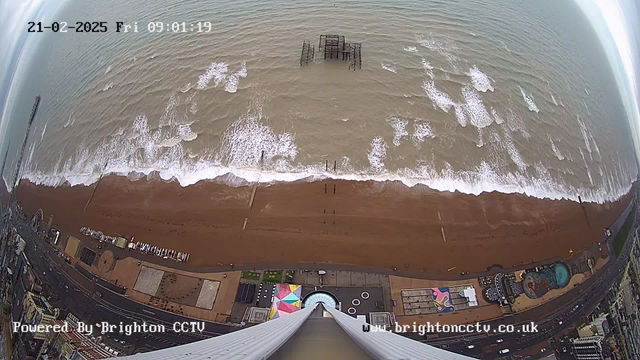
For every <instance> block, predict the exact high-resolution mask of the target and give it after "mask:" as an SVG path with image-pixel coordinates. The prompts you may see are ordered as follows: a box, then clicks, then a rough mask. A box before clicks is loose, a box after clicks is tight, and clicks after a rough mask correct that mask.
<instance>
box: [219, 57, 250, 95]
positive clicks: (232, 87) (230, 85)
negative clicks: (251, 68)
mask: <svg viewBox="0 0 640 360" xmlns="http://www.w3.org/2000/svg"><path fill="white" fill-rule="evenodd" d="M245 77H247V63H246V62H244V61H243V62H242V65H241V66H240V70H238V71H236V72H235V73H233V74H232V75H231V76H229V77H228V78H227V80H226V82H225V84H224V90H225V91H227V92H230V93H235V92H236V91H238V83H239V82H240V78H245Z"/></svg>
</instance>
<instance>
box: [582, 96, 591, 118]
mask: <svg viewBox="0 0 640 360" xmlns="http://www.w3.org/2000/svg"><path fill="white" fill-rule="evenodd" d="M582 104H584V108H585V110H587V115H591V112H590V111H589V107H588V106H587V103H586V102H584V100H582Z"/></svg>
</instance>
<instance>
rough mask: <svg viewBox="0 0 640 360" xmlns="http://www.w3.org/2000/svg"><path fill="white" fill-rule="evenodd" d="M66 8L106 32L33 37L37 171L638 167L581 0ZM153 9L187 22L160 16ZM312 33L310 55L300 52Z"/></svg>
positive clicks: (560, 173) (618, 187)
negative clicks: (176, 27)
mask: <svg viewBox="0 0 640 360" xmlns="http://www.w3.org/2000/svg"><path fill="white" fill-rule="evenodd" d="M55 20H57V21H67V22H69V23H74V22H75V21H82V20H92V21H108V22H109V24H110V29H109V31H108V32H107V33H102V34H99V33H98V34H83V33H73V32H69V33H65V34H61V33H57V34H52V33H49V34H45V35H44V36H43V37H42V39H41V40H40V43H39V48H38V50H37V54H38V57H39V59H40V60H39V62H38V66H37V68H34V70H33V73H32V74H30V76H29V75H28V76H26V78H25V85H24V90H23V91H22V93H23V94H24V95H23V96H22V97H21V98H20V101H18V102H16V103H15V104H13V106H15V107H16V109H17V110H14V114H15V116H16V117H19V116H23V117H26V115H24V114H28V111H29V110H30V107H31V101H32V97H31V94H32V93H34V92H35V93H39V94H41V95H42V97H43V101H42V103H41V107H40V110H39V113H38V117H37V119H36V121H35V123H34V126H33V129H32V133H31V136H30V141H29V144H28V146H27V150H26V151H25V169H24V170H23V173H22V176H23V177H25V178H28V179H30V180H32V181H34V182H36V183H42V184H47V185H59V184H62V183H64V182H65V181H66V182H69V183H71V184H79V183H84V184H88V183H91V182H94V181H96V180H97V178H98V176H99V175H100V172H101V171H102V169H103V167H104V165H105V163H107V162H108V165H107V168H106V170H107V172H114V173H119V174H122V175H129V176H133V177H136V176H140V174H149V173H152V172H158V173H159V174H160V176H162V177H163V178H166V179H169V178H176V179H177V180H178V181H179V182H180V183H181V184H182V185H185V186H186V185H189V184H193V183H195V182H197V181H199V180H202V179H213V178H216V177H218V176H220V175H223V174H226V173H233V174H235V175H237V176H239V177H241V178H244V179H246V180H250V181H255V180H259V181H264V182H268V181H293V180H297V179H302V178H308V177H312V178H317V177H323V176H332V177H339V178H345V179H375V180H401V181H403V182H404V183H405V184H407V185H414V184H416V183H423V184H426V185H428V186H430V187H432V188H434V189H438V190H460V191H462V192H466V193H475V194H477V193H480V192H482V191H492V190H498V191H501V192H520V193H526V194H529V195H533V196H537V197H549V198H562V197H566V198H570V199H572V200H575V199H576V198H577V195H581V196H582V199H583V200H587V201H598V202H601V201H605V200H611V199H616V198H618V197H619V196H620V195H622V194H624V193H626V192H627V191H628V189H629V186H630V184H631V181H632V180H633V179H635V177H636V174H637V169H636V165H635V161H634V157H633V156H634V155H633V148H632V143H631V138H630V137H629V134H628V132H629V128H628V125H627V120H626V118H625V115H624V111H623V108H622V103H621V101H620V98H619V96H618V92H617V90H616V85H615V81H614V79H613V77H612V74H611V70H610V67H609V64H608V63H607V60H606V56H605V54H604V52H603V50H602V48H601V46H600V43H599V41H598V38H597V37H596V35H595V33H594V32H593V30H592V28H591V26H590V24H589V23H588V22H587V20H586V18H585V17H584V16H583V15H582V13H581V11H580V9H579V8H578V7H577V6H576V5H575V4H574V3H573V2H572V1H536V2H531V1H506V0H504V1H486V0H478V1H408V0H407V1H395V2H392V3H389V2H383V1H358V2H355V1H336V2H316V1H287V2H283V1H273V2H260V1H197V2H181V3H179V4H172V3H169V2H167V3H162V2H157V1H147V0H145V1H136V2H126V1H113V2H108V3H105V4H103V3H95V2H90V3H89V2H81V1H75V0H71V1H68V2H67V3H66V5H65V7H64V8H62V9H61V10H60V11H59V12H58V14H57V15H56V19H55ZM115 21H125V22H127V23H129V24H132V23H133V22H135V21H137V23H138V29H139V32H138V33H126V34H125V33H116V32H115V31H114V30H115V26H114V22H115ZM155 21H159V22H162V23H163V26H164V27H165V29H166V27H167V24H169V25H171V24H172V23H173V22H178V23H182V22H184V23H185V27H186V30H187V31H186V32H184V33H183V32H177V33H174V32H173V31H168V32H167V31H165V32H162V33H151V32H149V31H148V29H147V24H148V23H149V22H155ZM205 21H208V22H210V23H211V31H210V32H204V33H199V32H197V29H198V25H197V23H198V22H205ZM191 24H193V25H194V31H191ZM327 33H328V34H331V33H337V34H342V35H344V36H345V37H346V40H347V41H348V42H360V43H362V69H360V70H357V71H351V70H348V68H347V65H348V63H347V62H342V61H323V60H322V59H321V53H320V51H319V49H318V37H319V35H320V34H327ZM303 40H309V41H311V43H312V44H313V45H314V46H315V50H316V60H315V61H314V62H313V63H311V64H309V65H308V66H304V67H300V65H299V59H300V51H301V47H302V42H303ZM23 113H24V114H23ZM263 151H264V158H263V160H261V158H262V153H263ZM334 162H335V164H336V171H335V172H334V171H333V164H334ZM327 163H328V164H329V166H328V170H326V169H327V168H326V167H325V166H326V165H325V164H327Z"/></svg>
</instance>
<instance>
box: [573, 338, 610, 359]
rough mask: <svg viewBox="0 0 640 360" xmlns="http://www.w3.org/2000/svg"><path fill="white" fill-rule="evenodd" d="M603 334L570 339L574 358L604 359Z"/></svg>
mask: <svg viewBox="0 0 640 360" xmlns="http://www.w3.org/2000/svg"><path fill="white" fill-rule="evenodd" d="M603 340H604V337H603V336H599V335H596V336H589V337H585V338H579V339H574V340H572V346H571V347H572V351H573V356H574V357H575V359H576V360H604V355H603V354H602V341H603Z"/></svg>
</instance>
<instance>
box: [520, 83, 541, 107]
mask: <svg viewBox="0 0 640 360" xmlns="http://www.w3.org/2000/svg"><path fill="white" fill-rule="evenodd" d="M520 92H521V93H522V98H523V99H524V102H525V103H527V107H528V108H529V110H531V111H535V112H540V109H538V106H537V105H536V102H535V99H534V98H533V95H531V94H527V93H525V92H524V89H523V88H522V87H520Z"/></svg>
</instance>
